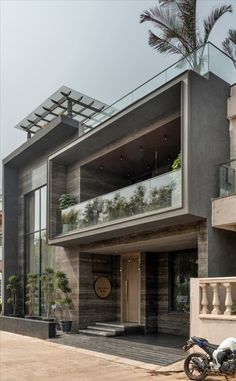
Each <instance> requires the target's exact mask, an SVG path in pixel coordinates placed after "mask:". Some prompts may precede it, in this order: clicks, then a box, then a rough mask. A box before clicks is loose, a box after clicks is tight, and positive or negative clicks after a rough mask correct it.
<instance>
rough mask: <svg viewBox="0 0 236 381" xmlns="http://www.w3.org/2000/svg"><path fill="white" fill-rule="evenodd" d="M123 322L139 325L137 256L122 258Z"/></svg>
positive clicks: (138, 271) (130, 255)
mask: <svg viewBox="0 0 236 381" xmlns="http://www.w3.org/2000/svg"><path fill="white" fill-rule="evenodd" d="M122 283H123V284H122V299H123V303H122V305H123V321H124V322H129V323H139V320H140V259H139V254H136V253H135V254H129V255H125V256H124V257H123V258H122Z"/></svg>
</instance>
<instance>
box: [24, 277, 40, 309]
mask: <svg viewBox="0 0 236 381" xmlns="http://www.w3.org/2000/svg"><path fill="white" fill-rule="evenodd" d="M39 289H40V281H39V275H38V277H37V280H36V290H35V294H34V295H35V297H34V298H31V303H30V304H26V311H27V312H26V313H27V314H28V315H32V316H39V314H40V311H39V300H40V290H39ZM26 292H27V293H30V289H29V288H26ZM27 299H28V301H29V298H27Z"/></svg>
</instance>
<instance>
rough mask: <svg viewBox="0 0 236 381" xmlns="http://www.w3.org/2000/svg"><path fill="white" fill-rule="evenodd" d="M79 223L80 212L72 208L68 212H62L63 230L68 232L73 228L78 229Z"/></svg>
mask: <svg viewBox="0 0 236 381" xmlns="http://www.w3.org/2000/svg"><path fill="white" fill-rule="evenodd" d="M77 223H78V212H76V211H75V210H73V209H71V210H70V211H68V212H64V213H63V214H62V232H63V233H68V232H69V231H71V230H74V229H76V227H77Z"/></svg>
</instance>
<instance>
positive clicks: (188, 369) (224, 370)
mask: <svg viewBox="0 0 236 381" xmlns="http://www.w3.org/2000/svg"><path fill="white" fill-rule="evenodd" d="M195 345H197V346H198V347H199V348H201V349H202V350H203V351H204V352H205V353H200V352H194V353H190V354H189V355H188V356H187V357H186V359H185V361H184V371H185V374H186V376H187V377H188V378H189V379H190V380H196V381H202V380H204V379H205V378H206V377H207V376H209V375H212V374H215V375H216V374H217V375H222V376H224V377H225V378H226V379H227V380H228V377H227V376H236V338H234V337H229V338H228V339H225V340H224V341H222V343H221V344H220V345H215V344H211V343H209V342H208V341H207V340H206V339H203V338H201V337H196V336H192V337H191V338H190V340H188V341H187V342H186V344H185V345H184V347H183V350H184V351H185V352H187V351H188V350H189V349H191V348H193V347H194V346H195Z"/></svg>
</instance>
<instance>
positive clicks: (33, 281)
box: [26, 273, 38, 319]
mask: <svg viewBox="0 0 236 381" xmlns="http://www.w3.org/2000/svg"><path fill="white" fill-rule="evenodd" d="M37 282H38V276H37V275H36V274H32V273H28V274H27V281H26V289H27V294H26V305H27V306H28V310H29V316H28V317H29V318H31V319H32V318H33V314H34V311H35V305H36V297H37V291H38V286H37Z"/></svg>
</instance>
